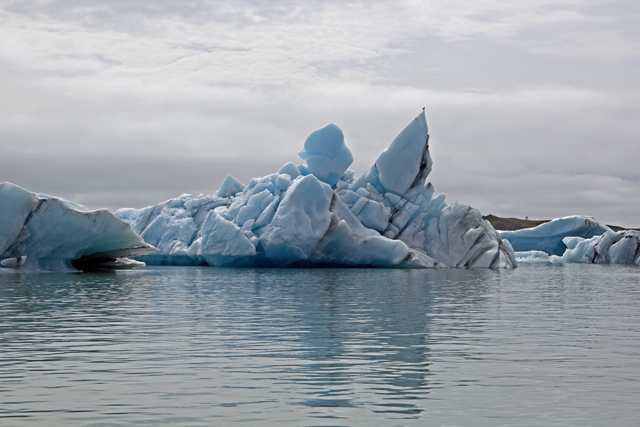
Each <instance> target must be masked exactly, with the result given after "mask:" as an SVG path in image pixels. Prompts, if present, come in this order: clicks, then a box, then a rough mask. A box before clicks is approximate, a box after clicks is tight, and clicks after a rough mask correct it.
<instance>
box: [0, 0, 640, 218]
mask: <svg viewBox="0 0 640 427" xmlns="http://www.w3.org/2000/svg"><path fill="white" fill-rule="evenodd" d="M639 76H640V2H638V1H637V0H628V1H620V2H615V1H598V0H594V1H589V0H582V1H572V0H567V1H562V0H560V1H543V0H526V1H521V0H514V1H498V0H474V1H446V2H443V1H428V0H422V1H397V0H394V1H373V0H368V1H348V0H340V1H329V0H322V1H286V0H282V1H279V0H247V1H238V0H234V1H212V0H208V1H197V0H179V1H172V0H148V1H136V2H133V1H130V0H109V1H105V0H102V1H100V0H51V1H46V0H40V1H38V0H17V1H12V0H0V148H1V149H0V181H10V182H13V183H15V184H18V185H20V186H22V187H25V188H27V189H28V190H31V191H34V192H42V193H48V194H52V195H57V196H61V197H64V198H67V199H69V200H73V201H76V202H78V203H82V204H85V205H87V206H88V207H90V208H101V207H106V208H109V209H111V210H115V209H116V208H119V207H138V208H139V207H143V206H147V205H152V204H156V203H158V202H161V201H164V200H166V199H168V198H171V197H175V196H178V195H180V194H182V193H192V194H196V195H197V194H199V193H204V194H212V193H213V192H215V190H216V189H217V188H218V187H219V185H220V183H221V182H222V180H223V179H224V177H225V175H226V174H227V173H230V174H232V175H234V176H235V177H236V178H238V179H239V180H241V181H242V182H244V183H247V182H248V181H249V180H250V179H251V177H253V176H261V175H265V174H267V173H271V172H275V171H276V170H277V169H279V167H280V166H281V165H282V164H284V163H286V162H288V161H293V162H295V163H301V162H302V160H301V159H300V158H298V156H297V152H298V150H299V149H300V148H301V146H302V144H303V142H304V140H305V138H306V137H307V135H308V134H309V133H311V132H312V131H313V130H315V129H317V128H319V127H322V126H324V125H325V124H327V123H329V122H333V123H335V124H337V125H338V126H340V127H341V128H342V130H343V131H344V134H345V140H346V143H347V145H348V146H349V148H350V149H351V151H352V153H353V155H354V158H355V161H354V163H353V165H352V166H351V168H352V169H354V170H355V171H356V174H357V175H360V174H361V173H363V172H365V171H366V170H367V169H368V168H369V166H370V165H371V164H372V163H373V162H374V161H375V159H376V157H377V156H378V154H379V153H380V152H381V151H382V150H383V149H384V148H386V146H387V145H388V144H389V143H390V142H391V140H392V139H393V138H394V136H395V135H396V134H397V133H398V132H399V131H400V130H402V128H403V127H404V126H405V125H406V124H407V123H408V122H409V121H411V120H412V119H413V118H414V117H415V116H416V115H418V114H419V113H420V111H421V110H422V108H423V107H425V108H426V113H427V122H428V124H429V130H430V134H431V140H430V142H431V155H432V157H433V160H434V168H433V172H432V173H431V175H430V176H429V180H430V181H431V182H432V183H433V184H434V186H435V188H436V192H443V193H446V194H447V200H448V202H454V201H458V202H461V203H466V204H470V205H472V206H474V207H477V208H478V209H480V211H481V212H482V213H483V214H490V213H492V214H495V215H499V216H509V217H510V216H516V217H524V216H529V218H530V219H548V218H553V217H559V216H566V215H572V214H585V215H592V216H595V217H596V218H598V219H600V220H601V221H604V222H607V223H609V224H617V225H623V226H636V227H640V77H639Z"/></svg>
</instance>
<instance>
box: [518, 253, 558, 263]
mask: <svg viewBox="0 0 640 427" xmlns="http://www.w3.org/2000/svg"><path fill="white" fill-rule="evenodd" d="M513 255H514V257H515V259H516V261H517V262H518V263H521V262H549V255H548V254H547V253H546V252H542V251H522V252H515V253H514V254H513Z"/></svg>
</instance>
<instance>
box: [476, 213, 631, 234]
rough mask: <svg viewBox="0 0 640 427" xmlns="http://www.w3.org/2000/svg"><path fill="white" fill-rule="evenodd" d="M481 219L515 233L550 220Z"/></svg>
mask: <svg viewBox="0 0 640 427" xmlns="http://www.w3.org/2000/svg"><path fill="white" fill-rule="evenodd" d="M482 219H486V220H487V221H489V222H490V223H491V225H492V226H493V228H495V229H496V230H502V231H515V230H521V229H523V228H532V227H537V226H538V225H540V224H544V223H545V222H549V221H551V220H550V219H542V220H528V219H520V218H501V217H499V216H495V215H491V214H489V215H483V216H482ZM607 226H608V227H609V228H611V229H612V230H613V231H621V230H640V228H625V227H620V226H618V225H609V224H607Z"/></svg>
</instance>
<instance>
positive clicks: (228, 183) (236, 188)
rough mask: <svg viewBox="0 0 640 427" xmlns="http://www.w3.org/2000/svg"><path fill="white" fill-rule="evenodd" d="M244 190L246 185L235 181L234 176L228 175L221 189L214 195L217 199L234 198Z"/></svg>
mask: <svg viewBox="0 0 640 427" xmlns="http://www.w3.org/2000/svg"><path fill="white" fill-rule="evenodd" d="M242 190H244V184H243V183H241V182H240V181H238V180H237V179H235V178H234V177H233V176H231V175H229V174H227V176H226V177H225V179H224V181H222V185H220V189H219V190H218V191H216V192H215V193H213V195H214V196H216V197H222V198H224V197H232V196H235V195H236V194H238V193H239V192H241V191H242Z"/></svg>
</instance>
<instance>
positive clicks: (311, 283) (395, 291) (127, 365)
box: [0, 264, 640, 426]
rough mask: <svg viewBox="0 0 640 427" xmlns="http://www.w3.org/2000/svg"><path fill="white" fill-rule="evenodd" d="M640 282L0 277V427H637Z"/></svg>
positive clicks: (398, 275)
mask: <svg viewBox="0 0 640 427" xmlns="http://www.w3.org/2000/svg"><path fill="white" fill-rule="evenodd" d="M639 308H640V268H638V267H622V266H597V265H557V264H538V265H523V266H522V267H521V268H519V269H517V270H513V271H490V270H430V271H429V270H383V269H291V270H275V269H215V268H198V267H186V268H181V267H148V268H146V269H144V270H139V271H131V272H120V273H115V274H114V273H102V274H99V273H96V274H65V275H63V274H22V275H14V274H10V275H6V274H5V275H0V425H2V426H22V425H87V426H92V425H94V426H111V425H113V426H118V425H136V426H140V425H154V426H155V425H161V424H165V425H184V426H199V425H202V426H211V425H216V426H224V425H252V424H254V425H277V426H305V425H308V426H358V425H367V426H373V425H385V426H387V425H389V426H390V425H407V426H425V425H435V426H439V425H474V426H476V425H486V426H500V425H514V426H515V425H576V426H578V425H594V426H596V425H599V426H602V425H638V423H639V421H638V420H639V419H640V310H639Z"/></svg>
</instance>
